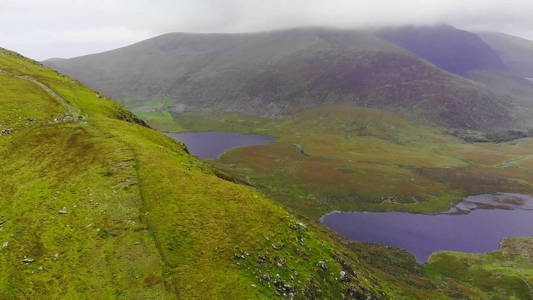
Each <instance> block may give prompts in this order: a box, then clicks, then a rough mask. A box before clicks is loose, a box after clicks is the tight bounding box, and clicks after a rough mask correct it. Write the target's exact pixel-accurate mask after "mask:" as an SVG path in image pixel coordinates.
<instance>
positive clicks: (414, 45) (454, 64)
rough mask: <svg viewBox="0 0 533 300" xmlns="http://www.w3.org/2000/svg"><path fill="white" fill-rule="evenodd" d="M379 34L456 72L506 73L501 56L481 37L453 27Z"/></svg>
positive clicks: (408, 28)
mask: <svg viewBox="0 0 533 300" xmlns="http://www.w3.org/2000/svg"><path fill="white" fill-rule="evenodd" d="M379 35H380V36H381V37H383V38H385V39H386V40H388V41H390V42H392V43H395V44H397V45H398V46H400V47H402V48H405V49H407V50H409V51H411V52H413V53H414V54H416V55H418V56H420V57H422V58H424V59H426V60H428V61H430V62H431V63H433V64H435V65H436V66H438V67H440V68H443V69H444V70H447V71H449V72H452V73H456V74H460V75H463V74H465V73H466V72H468V71H472V70H478V69H482V70H486V69H488V70H505V65H504V63H503V62H502V60H501V59H500V57H499V56H498V55H497V53H496V52H495V51H494V50H492V49H491V47H489V45H487V44H486V43H485V42H484V41H483V40H482V39H481V38H480V37H478V36H477V35H475V34H474V33H471V32H468V31H464V30H459V29H456V28H454V27H452V26H449V25H440V26H419V27H417V26H406V27H399V28H389V29H385V30H382V31H380V32H379Z"/></svg>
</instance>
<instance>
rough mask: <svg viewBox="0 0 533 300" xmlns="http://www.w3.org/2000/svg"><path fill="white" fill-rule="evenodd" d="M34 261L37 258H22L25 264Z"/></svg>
mask: <svg viewBox="0 0 533 300" xmlns="http://www.w3.org/2000/svg"><path fill="white" fill-rule="evenodd" d="M34 261H35V259H31V258H25V259H23V260H22V263H23V264H25V265H29V264H31V263H32V262H34Z"/></svg>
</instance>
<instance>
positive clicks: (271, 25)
mask: <svg viewBox="0 0 533 300" xmlns="http://www.w3.org/2000/svg"><path fill="white" fill-rule="evenodd" d="M532 11H533V1H530V0H513V1H501V0H499V1H497V0H370V1H363V0H292V1H291V0H157V1H155V0H152V1H149V0H114V1H106V0H92V1H89V0H69V1H67V0H47V1H42V0H35V1H25V0H0V46H2V47H6V48H10V49H13V50H16V51H19V52H21V53H23V54H25V55H27V56H30V57H33V58H37V59H44V58H48V57H72V56H77V55H83V54H88V53H93V52H98V51H103V50H108V49H113V48H116V47H120V46H124V45H127V44H130V43H133V42H137V41H139V40H143V39H145V38H148V37H151V36H154V35H158V34H162V33H167V32H175V31H184V32H246V31H260V30H270V29H280V28H286V27H297V26H309V25H318V26H336V27H358V26H379V25H400V24H409V23H415V24H426V23H450V24H452V25H455V26H458V27H461V28H465V29H472V30H490V31H505V32H508V33H511V34H516V35H522V36H525V37H529V38H533V30H532V29H530V28H533V18H531V12H532Z"/></svg>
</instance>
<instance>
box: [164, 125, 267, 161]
mask: <svg viewBox="0 0 533 300" xmlns="http://www.w3.org/2000/svg"><path fill="white" fill-rule="evenodd" d="M165 134H166V135H168V136H170V137H171V138H174V139H176V140H178V141H181V142H183V143H184V144H185V145H187V149H189V152H190V153H191V154H192V155H194V156H196V157H199V158H211V159H215V158H217V157H219V156H220V155H221V154H222V153H224V152H225V151H227V150H229V149H231V148H237V147H244V146H253V145H264V144H270V143H273V142H274V141H276V140H277V138H275V137H271V136H268V135H261V134H242V133H236V132H220V131H206V132H184V133H172V132H167V133H165Z"/></svg>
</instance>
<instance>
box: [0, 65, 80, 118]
mask: <svg viewBox="0 0 533 300" xmlns="http://www.w3.org/2000/svg"><path fill="white" fill-rule="evenodd" d="M0 73H3V74H7V75H9V76H12V77H16V78H20V79H24V80H28V81H31V82H33V83H35V84H36V85H38V86H39V87H40V88H41V89H43V90H44V91H45V92H46V93H48V94H49V95H50V96H52V97H53V98H54V99H55V100H56V101H57V102H59V103H61V104H62V105H63V106H65V107H66V108H67V109H68V111H69V114H70V116H72V118H73V119H74V121H78V120H79V115H80V114H79V112H78V110H77V109H76V108H75V107H74V106H72V104H70V102H68V101H67V100H65V99H64V98H63V97H61V96H59V95H58V94H56V92H54V91H53V90H52V89H51V88H49V87H48V86H47V85H45V84H44V83H42V82H40V81H39V80H37V79H35V78H33V77H31V76H28V75H18V74H13V73H10V72H7V71H5V70H2V69H0Z"/></svg>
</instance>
